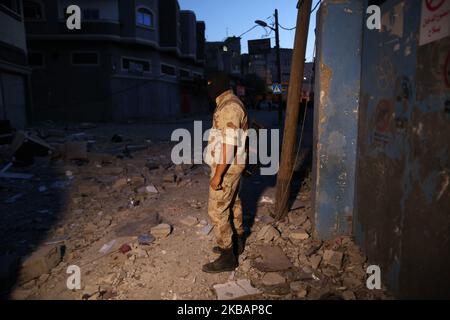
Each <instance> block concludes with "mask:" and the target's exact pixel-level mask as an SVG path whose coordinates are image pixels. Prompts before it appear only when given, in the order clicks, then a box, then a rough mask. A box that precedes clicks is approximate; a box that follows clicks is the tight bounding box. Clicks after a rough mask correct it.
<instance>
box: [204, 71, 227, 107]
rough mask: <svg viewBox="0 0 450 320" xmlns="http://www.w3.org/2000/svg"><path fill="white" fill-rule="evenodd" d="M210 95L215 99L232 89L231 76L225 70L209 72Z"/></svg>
mask: <svg viewBox="0 0 450 320" xmlns="http://www.w3.org/2000/svg"><path fill="white" fill-rule="evenodd" d="M207 79H208V95H209V97H210V98H211V99H212V100H213V101H215V100H216V98H217V97H218V96H220V95H221V94H222V93H224V92H225V91H227V90H230V78H229V76H228V75H227V74H226V73H224V72H214V73H210V74H208V77H207Z"/></svg>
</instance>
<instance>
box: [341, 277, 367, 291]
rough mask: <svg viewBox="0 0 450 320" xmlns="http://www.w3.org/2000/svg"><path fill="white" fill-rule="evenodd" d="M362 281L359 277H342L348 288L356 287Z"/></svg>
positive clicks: (344, 284)
mask: <svg viewBox="0 0 450 320" xmlns="http://www.w3.org/2000/svg"><path fill="white" fill-rule="evenodd" d="M362 284H363V283H362V281H360V280H359V279H357V278H356V277H350V276H348V277H344V278H343V279H342V285H343V286H344V287H346V288H348V289H356V288H358V287H360V286H361V285H362Z"/></svg>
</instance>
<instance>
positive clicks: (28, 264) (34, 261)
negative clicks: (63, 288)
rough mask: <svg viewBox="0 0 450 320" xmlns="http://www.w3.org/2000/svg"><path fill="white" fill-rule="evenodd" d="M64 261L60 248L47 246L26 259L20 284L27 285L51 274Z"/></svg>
mask: <svg viewBox="0 0 450 320" xmlns="http://www.w3.org/2000/svg"><path fill="white" fill-rule="evenodd" d="M61 261H62V254H61V247H60V246H45V247H42V248H40V249H38V250H37V251H35V252H33V253H32V254H31V255H30V256H28V257H27V258H25V260H24V261H23V262H22V266H21V269H20V273H19V283H25V282H28V281H30V280H32V279H35V278H38V277H39V276H41V275H42V274H45V273H50V271H51V270H52V269H53V268H55V267H56V266H57V265H58V264H59V263H60V262H61Z"/></svg>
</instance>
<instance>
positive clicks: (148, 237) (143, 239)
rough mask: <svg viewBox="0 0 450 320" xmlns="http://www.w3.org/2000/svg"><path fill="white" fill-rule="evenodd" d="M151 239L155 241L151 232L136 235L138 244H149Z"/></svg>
mask: <svg viewBox="0 0 450 320" xmlns="http://www.w3.org/2000/svg"><path fill="white" fill-rule="evenodd" d="M153 241H155V237H154V236H152V235H151V234H150V235H149V234H142V235H140V236H139V237H138V242H139V244H140V245H143V246H148V245H149V244H151V243H152V242H153Z"/></svg>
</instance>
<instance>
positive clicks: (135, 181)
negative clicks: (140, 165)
mask: <svg viewBox="0 0 450 320" xmlns="http://www.w3.org/2000/svg"><path fill="white" fill-rule="evenodd" d="M130 183H131V185H132V186H133V187H135V188H140V187H142V186H144V185H145V178H144V177H142V176H133V177H131V178H130Z"/></svg>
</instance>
